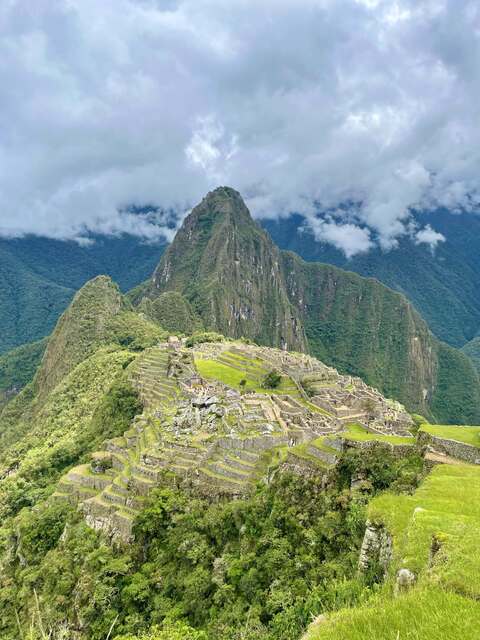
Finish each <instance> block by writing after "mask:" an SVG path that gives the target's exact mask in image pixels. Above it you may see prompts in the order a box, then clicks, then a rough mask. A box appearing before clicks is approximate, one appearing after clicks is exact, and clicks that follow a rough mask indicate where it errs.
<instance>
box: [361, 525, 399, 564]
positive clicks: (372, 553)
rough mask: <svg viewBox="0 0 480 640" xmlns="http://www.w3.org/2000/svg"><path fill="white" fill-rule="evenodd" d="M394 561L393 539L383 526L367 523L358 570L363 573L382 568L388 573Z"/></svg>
mask: <svg viewBox="0 0 480 640" xmlns="http://www.w3.org/2000/svg"><path fill="white" fill-rule="evenodd" d="M391 560H392V537H391V535H390V533H389V532H388V531H387V529H386V528H385V526H384V525H383V524H377V523H374V522H371V521H370V520H368V521H367V527H366V529H365V534H364V536H363V542H362V547H361V549H360V557H359V560H358V568H359V571H361V572H362V573H368V572H369V571H371V570H375V569H376V568H377V567H378V568H380V570H381V571H383V573H386V571H387V569H388V566H389V564H390V562H391Z"/></svg>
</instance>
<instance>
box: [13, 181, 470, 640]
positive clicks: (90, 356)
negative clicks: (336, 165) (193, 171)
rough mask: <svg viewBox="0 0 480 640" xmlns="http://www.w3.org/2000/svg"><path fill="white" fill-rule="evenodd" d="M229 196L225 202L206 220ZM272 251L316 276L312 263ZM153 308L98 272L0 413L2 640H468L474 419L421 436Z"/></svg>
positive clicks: (386, 413) (234, 200)
mask: <svg viewBox="0 0 480 640" xmlns="http://www.w3.org/2000/svg"><path fill="white" fill-rule="evenodd" d="M225 196H227V199H225ZM218 199H219V200H218ZM206 205H208V207H206ZM217 205H218V206H219V208H217ZM236 206H242V203H241V200H240V199H239V196H238V194H236V193H234V192H233V193H232V192H230V191H227V192H225V191H221V192H215V194H213V195H210V196H209V198H207V199H206V201H204V203H203V206H201V207H200V210H199V211H200V213H201V212H204V211H205V209H206V208H210V210H211V213H213V214H214V216H216V215H218V216H219V217H222V212H223V213H227V214H228V213H229V212H231V208H232V207H233V208H236ZM199 211H197V212H194V220H195V215H197V214H198V213H199ZM244 213H245V212H244ZM227 217H228V215H227ZM190 222H191V221H190ZM224 222H225V220H223V222H220V225H219V227H217V229H219V228H220V229H221V228H222V226H223V224H224ZM244 222H245V224H247V226H250V225H251V224H253V222H251V221H250V220H248V218H245V220H244ZM188 225H189V223H188V222H187V229H188V228H190V227H189V226H188ZM223 231H224V232H225V231H226V229H223ZM244 231H245V233H247V231H246V230H244ZM192 233H193V234H194V231H192ZM257 234H259V235H257ZM223 237H224V238H226V239H230V240H231V239H232V232H231V230H229V232H228V233H226V235H224V236H223ZM233 237H237V232H234V233H233ZM246 237H247V238H250V239H252V238H253V239H254V242H255V241H256V242H260V243H263V242H265V243H266V244H265V247H268V248H269V250H270V249H272V247H273V249H274V246H273V245H272V244H271V241H269V240H268V239H265V238H266V237H265V236H264V235H263V232H262V231H261V230H259V229H258V228H256V230H255V232H254V230H253V229H252V230H251V231H249V232H248V233H247V236H246ZM241 238H242V239H244V238H245V236H244V235H243V234H241ZM217 240H218V238H217ZM207 244H208V243H207ZM172 246H173V245H172ZM249 246H251V245H250V244H249V243H247V247H249ZM224 255H225V254H224ZM237 255H238V254H236V253H233V257H234V258H235V257H236V256H237ZM274 255H275V256H278V255H281V254H274ZM270 258H271V256H269V257H265V259H267V260H269V259H270ZM284 259H285V260H288V261H294V262H295V264H294V265H293V267H292V268H290V270H289V273H290V274H293V275H294V276H295V282H301V283H305V282H307V283H308V286H311V287H316V286H318V284H319V278H320V279H321V276H319V275H318V273H317V266H316V265H312V264H307V263H304V262H303V261H301V260H300V259H299V258H298V257H296V256H294V255H293V254H287V255H286V256H285V257H284ZM228 263H229V259H228V258H225V263H224V266H225V265H228ZM162 264H163V265H165V264H173V262H168V260H165V261H162ZM268 264H269V265H270V266H273V265H274V263H268ZM256 266H257V269H256V274H257V277H258V278H259V279H260V280H259V281H257V282H256V283H255V282H253V281H252V291H253V292H254V293H255V296H256V291H257V289H256V288H255V286H260V285H261V279H262V269H261V268H260V267H261V264H259V263H258V262H257V263H256ZM302 269H312V270H313V275H310V276H309V277H306V276H302V277H301V276H300V275H299V273H298V271H301V270H302ZM328 270H329V271H328V274H329V278H327V280H326V282H327V283H328V287H327V290H328V291H329V296H330V297H329V298H328V302H329V304H331V305H332V307H333V308H335V296H336V295H338V294H335V295H334V293H335V287H334V286H333V284H334V283H335V282H340V281H341V280H339V278H340V275H341V273H340V272H339V271H338V270H336V269H335V268H333V267H328ZM156 273H157V274H158V271H157V272H156ZM160 273H162V270H160ZM170 273H171V275H172V279H175V278H174V274H173V272H172V271H171V272H170ZM278 273H279V272H278ZM332 274H333V276H332ZM216 275H218V272H216V271H212V276H216ZM268 275H269V277H272V274H271V273H269V274H268ZM273 275H275V277H277V276H276V273H275V272H274V274H273ZM346 276H347V277H350V274H346ZM279 277H280V276H279ZM353 277H354V278H355V280H356V281H360V282H363V286H365V287H366V288H367V290H368V287H369V286H371V281H368V280H365V281H363V279H362V278H360V277H359V276H357V275H354V276H353ZM283 278H284V276H282V280H281V282H284V280H283ZM331 278H333V280H331ZM184 283H185V284H186V281H184ZM213 283H214V284H215V285H216V286H217V284H218V281H216V279H215V277H214V279H213ZM291 284H292V282H290V286H291ZM374 284H375V286H376V287H377V288H378V289H379V290H385V292H384V293H383V295H384V296H386V297H385V300H384V301H383V302H384V304H389V302H390V296H394V299H397V300H398V299H399V296H398V294H394V293H392V292H390V293H386V292H388V289H386V288H385V287H383V286H382V285H380V284H379V283H374ZM254 285H255V286H254ZM150 286H151V287H152V286H153V287H155V280H152V283H151V284H150ZM304 286H306V285H304ZM145 290H146V291H148V287H146V288H145ZM194 290H195V291H196V289H194ZM260 290H261V288H260ZM203 291H204V292H205V291H207V293H209V294H210V296H211V295H212V292H213V291H214V289H212V290H210V291H209V290H208V289H203ZM286 291H287V293H288V289H286ZM360 291H361V289H360ZM185 292H187V289H185ZM295 292H296V293H295V295H298V294H301V296H302V299H303V297H304V296H305V299H306V298H307V297H308V292H305V291H304V290H303V289H295ZM225 293H228V291H226V290H225V289H224V290H223V294H224V295H225ZM284 293H285V291H284V292H283V294H284ZM283 294H282V295H283ZM347 294H348V295H347ZM350 294H351V292H350V291H349V290H348V289H347V291H346V295H347V299H348V297H349V295H350ZM291 295H292V298H294V297H295V296H293V293H291ZM362 295H366V291H364V292H363V293H362ZM332 296H333V297H332ZM355 296H356V297H355V300H357V301H358V290H357V291H356V294H355ZM381 298H382V296H381V295H380V296H379V294H378V292H377V293H376V294H375V296H374V299H376V300H377V302H378V301H379V300H381ZM209 299H210V300H211V299H212V298H211V297H210V298H209ZM255 300H256V303H257V304H258V305H259V308H260V307H261V303H260V301H259V300H258V298H256V297H255ZM151 302H152V306H150V307H149V305H148V300H147V304H146V307H142V308H144V309H145V308H146V310H147V311H148V312H149V313H150V319H149V318H147V313H146V312H145V311H142V308H141V309H139V310H135V309H134V308H133V307H132V305H131V303H130V302H129V300H128V299H127V298H126V297H125V296H123V295H122V294H121V292H120V290H119V288H118V287H117V286H116V285H115V284H114V283H113V282H112V281H111V280H110V279H109V278H108V277H105V276H99V277H97V278H95V279H94V280H92V281H89V282H88V283H87V284H86V285H84V287H82V289H81V290H80V291H79V292H78V293H77V294H76V295H75V297H74V299H73V301H72V303H71V304H70V306H69V307H68V309H67V310H66V311H65V312H64V314H63V315H62V317H61V318H60V320H59V321H58V323H57V326H56V328H55V330H54V332H53V333H52V335H51V336H50V337H49V339H48V341H47V344H46V348H45V344H41V345H38V348H39V349H40V350H43V349H45V351H44V354H43V357H42V360H41V364H40V367H39V369H38V371H37V373H36V375H35V376H34V379H33V381H32V382H31V383H29V384H28V385H27V386H26V387H25V388H24V389H23V391H21V392H20V393H19V394H18V395H17V396H16V397H14V398H13V399H11V400H10V402H9V403H8V404H7V405H6V406H5V407H4V408H3V411H0V516H1V518H0V519H1V526H0V566H1V567H2V571H1V572H0V610H1V611H2V615H1V616H0V636H1V637H2V639H3V638H4V639H5V640H17V639H18V638H25V639H28V640H44V639H45V638H51V639H52V640H106V639H107V638H109V637H110V638H112V640H217V639H218V638H224V639H225V640H246V639H247V640H299V639H300V638H301V637H302V636H303V634H304V632H305V631H306V630H307V627H308V626H309V625H310V628H309V631H308V637H309V638H312V639H314V640H343V638H345V637H349V638H350V637H351V638H355V640H357V638H358V640H366V638H369V637H377V638H382V639H383V638H384V637H385V638H386V637H388V635H385V633H386V630H390V629H391V628H393V629H394V630H395V632H396V633H397V632H398V633H397V635H398V634H399V633H400V634H401V635H405V636H407V633H408V631H409V629H411V628H415V629H418V630H419V634H418V637H419V638H421V639H422V640H423V639H425V640H426V639H427V638H430V637H432V635H433V631H435V633H437V635H438V637H445V638H452V639H453V638H455V640H458V639H460V638H469V637H474V632H475V630H476V629H477V628H478V624H479V623H480V614H479V611H478V597H479V586H478V575H479V571H478V570H479V566H478V554H477V553H476V549H477V539H476V531H477V528H478V526H477V525H478V522H479V517H480V516H479V512H478V504H477V501H476V500H475V499H472V498H473V496H475V492H477V491H478V490H479V488H480V477H479V473H478V466H475V465H473V464H471V462H472V461H474V460H475V458H476V456H478V451H479V450H480V449H479V447H480V440H479V429H478V428H474V427H468V426H466V427H458V426H453V427H444V426H436V425H431V424H426V423H425V421H424V419H422V418H421V416H411V415H409V414H408V412H407V411H406V410H405V408H404V407H403V406H402V405H401V404H399V403H398V402H396V401H394V400H391V399H387V398H385V397H384V396H382V395H381V394H380V393H379V392H378V391H377V390H375V389H373V388H371V387H369V386H368V385H366V384H365V383H364V382H363V381H362V380H361V379H359V378H356V377H353V376H350V375H342V374H341V373H339V372H337V371H336V370H335V369H333V368H331V367H329V366H326V365H325V364H324V363H322V362H320V361H319V360H317V359H315V358H313V357H311V356H308V355H305V354H302V353H295V352H288V351H286V350H284V349H275V348H271V347H264V346H259V345H255V344H252V342H251V340H232V339H227V338H225V337H223V336H221V335H219V334H216V333H215V334H213V333H211V332H204V331H198V330H197V331H196V332H195V333H194V334H193V335H191V336H188V337H187V338H186V339H185V340H184V341H183V342H181V341H179V340H178V339H173V337H172V336H169V332H167V331H165V330H164V329H163V328H162V327H160V326H159V325H158V324H157V323H155V322H154V321H153V320H152V318H154V317H155V315H156V314H157V313H160V312H161V309H160V307H161V305H162V304H163V305H169V304H170V305H172V307H173V308H172V309H169V310H164V311H162V313H163V315H164V317H165V318H166V319H167V321H168V322H172V323H173V322H174V319H175V315H176V313H175V310H176V309H177V308H181V309H183V311H186V312H188V313H187V314H186V315H185V314H180V315H179V316H178V319H179V321H180V322H181V323H184V322H185V321H194V322H198V321H199V320H198V316H197V317H195V315H196V311H195V307H194V305H193V304H192V305H190V306H189V304H190V303H189V304H187V305H186V304H184V302H185V301H184V300H183V297H182V294H180V293H178V292H169V291H167V292H163V293H160V294H159V295H158V296H157V297H154V298H153V300H151ZM250 304H251V301H250V300H249V301H248V305H250ZM290 304H293V302H291V303H290ZM402 304H404V305H407V303H406V302H405V301H404V302H403V303H402ZM287 308H288V307H287ZM201 310H202V309H201V307H200V308H199V312H201ZM260 310H261V309H260ZM315 313H316V312H315ZM410 313H411V314H412V317H411V323H413V325H414V324H415V322H418V320H417V317H416V315H415V313H414V312H413V311H412V312H410ZM298 314H299V315H298V316H297V317H298V318H299V319H300V321H301V322H303V320H304V318H305V317H306V316H305V309H304V308H303V309H302V310H299V311H298ZM278 317H279V318H282V315H281V314H280V312H279V316H278ZM293 318H295V316H293ZM354 319H355V316H354ZM354 319H352V322H353V320H354ZM205 320H206V317H202V318H201V321H202V322H204V321H205ZM338 321H339V320H338V319H337V322H338ZM358 321H361V319H360V320H358ZM406 326H407V328H410V324H408V323H407V325H406ZM242 328H244V329H245V328H248V325H246V324H243V325H242ZM197 329H198V325H197ZM232 330H233V326H232ZM256 330H257V328H256V327H254V328H253V329H252V331H256ZM425 331H426V330H425ZM271 335H272V338H273V339H276V334H275V333H272V334H271ZM305 335H306V339H307V340H308V330H306V333H305ZM347 335H348V331H347ZM369 339H371V335H369ZM425 339H432V338H428V334H426V338H425ZM24 356H25V354H24V353H23V352H22V351H19V352H18V358H19V359H20V360H21V358H22V357H24ZM447 373H448V370H447ZM427 445H428V447H427ZM439 463H443V464H439ZM469 463H470V464H469ZM435 465H438V466H436V468H435V469H434V471H433V472H431V473H430V470H431V468H432V466H435ZM429 473H430V475H429ZM392 594H395V597H393V595H392ZM432 603H433V604H432ZM432 606H434V607H436V608H437V609H436V610H438V611H440V612H441V615H439V616H437V617H434V618H433V619H432V615H431V612H432ZM392 625H393V626H392ZM401 635H400V636H399V637H401Z"/></svg>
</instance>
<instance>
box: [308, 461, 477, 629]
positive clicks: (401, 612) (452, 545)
mask: <svg viewBox="0 0 480 640" xmlns="http://www.w3.org/2000/svg"><path fill="white" fill-rule="evenodd" d="M479 492H480V469H479V468H478V467H476V466H473V465H466V464H459V465H439V466H437V467H435V468H434V469H433V471H432V473H431V474H430V475H429V476H428V477H427V478H426V480H425V481H424V482H423V483H422V484H421V486H420V487H419V488H418V489H417V491H416V492H415V493H414V494H413V495H412V496H405V495H403V496H399V495H393V494H391V493H384V494H381V495H379V496H378V497H376V498H374V500H373V501H372V502H371V504H370V506H369V509H368V516H369V518H370V520H372V521H373V522H375V523H378V524H383V525H384V526H386V527H387V530H388V531H389V532H390V533H391V534H392V535H393V540H394V547H393V550H394V557H393V563H392V566H391V568H390V571H389V580H388V581H387V584H386V585H385V587H384V588H383V589H382V591H381V592H380V593H379V594H378V596H377V597H376V598H374V599H373V600H371V601H370V602H367V603H366V604H363V605H361V606H357V607H355V608H353V609H348V610H346V609H345V610H343V611H339V612H338V613H337V614H333V615H331V616H329V619H328V620H327V621H326V622H325V623H323V624H320V625H318V626H316V625H314V626H312V628H311V630H310V632H309V634H308V635H307V638H308V640H342V639H343V638H349V639H350V638H351V639H352V640H366V639H367V638H379V639H380V638H390V637H392V638H414V639H415V640H429V639H430V638H433V637H435V638H442V639H443V638H445V640H446V639H447V638H448V640H463V638H475V637H476V635H477V629H478V628H479V625H480V607H479V606H478V599H479V597H480V558H479V556H478V540H477V531H478V527H479V526H480V506H479V503H478V500H476V496H477V495H478V493H479ZM405 567H406V568H408V569H410V570H411V571H413V572H414V574H415V575H416V578H417V579H416V585H415V586H414V587H412V589H411V590H410V591H409V592H408V593H406V594H404V595H401V596H400V597H397V598H395V599H393V598H392V583H393V581H394V580H395V577H396V573H397V571H398V569H399V568H405Z"/></svg>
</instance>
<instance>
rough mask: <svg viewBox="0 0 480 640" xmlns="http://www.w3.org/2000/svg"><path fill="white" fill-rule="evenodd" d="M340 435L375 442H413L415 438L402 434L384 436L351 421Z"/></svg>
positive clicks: (349, 438)
mask: <svg viewBox="0 0 480 640" xmlns="http://www.w3.org/2000/svg"><path fill="white" fill-rule="evenodd" d="M342 437H343V438H346V439H347V440H357V441H359V442H367V441H369V440H375V441H376V442H389V443H390V444H414V443H415V438H414V437H411V438H406V437H402V436H386V435H381V434H376V433H371V432H370V431H367V430H366V429H365V428H364V427H362V425H360V424H355V423H351V424H348V425H347V430H346V431H344V432H343V433H342Z"/></svg>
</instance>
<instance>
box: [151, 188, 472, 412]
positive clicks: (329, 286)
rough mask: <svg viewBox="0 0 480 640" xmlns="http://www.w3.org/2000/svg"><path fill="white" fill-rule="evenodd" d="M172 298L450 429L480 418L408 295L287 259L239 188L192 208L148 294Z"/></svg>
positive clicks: (468, 372) (464, 369)
mask: <svg viewBox="0 0 480 640" xmlns="http://www.w3.org/2000/svg"><path fill="white" fill-rule="evenodd" d="M169 290H176V291H177V292H178V293H180V294H181V295H182V296H184V298H185V299H186V300H187V301H188V303H189V304H191V305H192V306H193V308H194V309H195V311H196V312H197V313H198V315H199V317H200V318H201V319H202V320H203V323H204V325H205V327H206V328H207V329H210V330H214V331H219V332H220V333H223V334H225V335H228V336H231V337H234V338H235V337H241V336H243V337H246V338H250V339H252V340H254V341H257V342H259V343H260V344H265V345H269V346H279V347H282V348H284V347H287V348H289V349H294V350H295V349H297V350H301V351H307V352H310V353H312V355H315V356H318V357H319V358H320V359H323V360H324V361H325V362H326V363H327V364H330V365H331V366H335V367H337V368H339V370H340V371H342V372H344V373H345V372H348V373H353V374H355V375H360V376H361V377H362V378H363V379H364V380H366V381H367V382H368V383H369V384H371V385H373V386H376V387H378V388H379V389H380V390H382V391H385V392H386V393H387V394H388V395H391V396H393V397H396V398H398V399H399V400H400V401H402V402H404V403H405V404H406V405H407V406H408V407H410V408H411V409H412V410H415V411H418V412H420V413H425V414H428V415H432V414H433V412H435V414H436V415H437V417H438V418H439V419H441V420H442V421H445V422H451V421H457V422H458V421H466V422H476V421H477V420H478V418H479V417H480V416H479V411H480V409H479V406H480V386H479V381H478V376H477V373H476V371H475V370H474V368H473V365H472V364H471V362H470V361H469V359H468V358H467V357H466V356H464V354H462V353H460V352H458V351H456V350H455V349H453V348H451V347H448V345H445V344H443V343H442V342H440V341H439V340H438V339H437V338H435V336H434V335H433V334H432V333H431V331H430V330H429V329H428V327H427V325H426V323H425V321H424V320H423V319H422V318H421V316H420V315H419V314H418V312H417V311H416V310H415V309H414V308H413V306H412V305H411V304H410V303H409V302H408V301H407V299H406V298H405V297H404V296H403V295H402V294H400V293H398V292H395V291H393V290H391V289H389V288H388V287H386V286H385V285H383V284H382V283H381V282H379V281H378V280H376V279H368V278H364V277H362V276H359V275H358V274H355V273H353V272H346V271H343V270H342V269H339V268H337V267H334V266H331V265H326V264H322V263H313V262H306V261H304V260H302V259H301V258H300V257H299V256H296V255H295V254H292V253H289V252H281V251H280V250H279V249H278V247H277V246H276V245H275V244H274V243H273V241H272V240H271V238H270V237H269V236H268V234H266V233H265V232H264V231H261V230H260V228H259V225H258V224H257V223H256V222H255V221H254V220H253V219H252V218H251V216H250V214H249V212H248V209H247V208H246V206H245V204H244V202H243V200H242V199H241V196H240V194H239V193H238V192H236V191H235V190H233V189H230V188H226V187H220V188H218V189H216V190H215V191H213V192H210V193H209V194H208V195H207V196H206V198H204V199H203V200H202V202H201V203H200V204H199V205H198V206H197V207H195V208H194V209H193V210H192V212H191V213H190V215H189V216H188V217H187V218H186V220H185V221H184V224H183V225H182V227H181V228H180V229H179V231H178V232H177V235H176V237H175V239H174V241H173V242H172V244H171V245H170V246H169V247H168V249H167V251H166V252H165V253H164V255H163V256H162V258H161V260H160V262H159V265H158V267H157V269H156V270H155V272H154V274H153V277H152V279H151V281H150V284H149V285H147V287H146V289H145V291H144V294H145V295H146V297H148V298H152V299H155V298H156V297H157V296H158V295H160V294H162V293H164V292H165V291H169ZM272 290H273V291H274V295H272ZM278 305H280V306H278ZM265 318H268V319H269V324H267V323H265V322H264V319H265ZM456 370H458V371H461V376H462V377H463V383H462V381H461V380H459V379H458V376H457V375H456V373H455V371H456ZM450 406H451V407H450ZM449 407H450V408H449ZM458 412H460V416H461V417H460V416H459V413H458Z"/></svg>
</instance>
